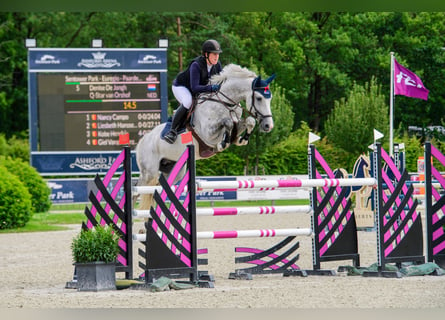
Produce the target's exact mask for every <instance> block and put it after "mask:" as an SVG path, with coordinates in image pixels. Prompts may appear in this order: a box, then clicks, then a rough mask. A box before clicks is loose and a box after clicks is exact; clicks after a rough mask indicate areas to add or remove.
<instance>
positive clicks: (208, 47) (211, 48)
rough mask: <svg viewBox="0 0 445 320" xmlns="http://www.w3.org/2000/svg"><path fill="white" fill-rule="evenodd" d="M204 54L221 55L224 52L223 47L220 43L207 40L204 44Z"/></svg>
mask: <svg viewBox="0 0 445 320" xmlns="http://www.w3.org/2000/svg"><path fill="white" fill-rule="evenodd" d="M202 52H203V53H206V52H213V53H221V52H222V50H221V46H220V45H219V43H218V41H216V40H213V39H209V40H206V41H205V42H204V43H203V44H202Z"/></svg>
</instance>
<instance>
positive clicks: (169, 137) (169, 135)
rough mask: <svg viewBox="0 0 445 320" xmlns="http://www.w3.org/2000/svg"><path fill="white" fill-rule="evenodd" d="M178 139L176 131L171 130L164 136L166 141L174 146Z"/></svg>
mask: <svg viewBox="0 0 445 320" xmlns="http://www.w3.org/2000/svg"><path fill="white" fill-rule="evenodd" d="M177 137H178V134H177V133H176V132H175V131H174V130H170V131H169V132H167V134H166V135H165V136H164V140H165V141H167V142H168V143H170V144H173V143H175V141H176V138H177Z"/></svg>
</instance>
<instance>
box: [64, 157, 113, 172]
mask: <svg viewBox="0 0 445 320" xmlns="http://www.w3.org/2000/svg"><path fill="white" fill-rule="evenodd" d="M114 160H116V158H115V157H103V156H100V157H95V158H84V157H77V158H76V159H75V160H74V162H73V163H71V164H70V168H71V169H73V168H76V167H77V168H80V169H82V170H85V171H93V170H108V169H110V168H111V166H112V165H113V162H114Z"/></svg>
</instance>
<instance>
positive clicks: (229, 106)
mask: <svg viewBox="0 0 445 320" xmlns="http://www.w3.org/2000/svg"><path fill="white" fill-rule="evenodd" d="M255 80H256V79H254V80H253V81H252V85H253V84H254V82H255ZM259 89H264V88H261V87H253V86H252V105H251V108H250V110H249V109H247V108H243V106H242V105H241V104H240V103H236V102H235V101H233V100H232V99H231V98H230V97H228V96H227V95H226V94H224V93H223V92H221V91H217V92H215V93H213V94H211V95H210V96H207V97H205V98H204V97H202V96H200V97H198V99H197V103H196V104H197V105H198V104H200V103H203V102H205V101H214V102H218V103H221V104H222V105H223V106H224V107H226V108H227V109H228V110H229V112H230V113H232V112H234V108H236V107H239V108H241V109H242V110H243V114H244V113H247V114H249V115H251V116H252V117H254V118H255V119H257V118H258V115H259V116H260V117H261V118H260V119H264V118H272V115H271V114H267V115H264V114H262V113H261V112H260V111H258V109H257V107H256V106H255V91H259ZM219 95H222V96H223V97H224V98H226V99H227V100H228V102H227V101H224V100H222V99H221V98H220V96H219ZM215 96H216V98H214V97H215ZM252 109H253V112H252ZM241 117H242V116H241ZM238 120H239V119H238Z"/></svg>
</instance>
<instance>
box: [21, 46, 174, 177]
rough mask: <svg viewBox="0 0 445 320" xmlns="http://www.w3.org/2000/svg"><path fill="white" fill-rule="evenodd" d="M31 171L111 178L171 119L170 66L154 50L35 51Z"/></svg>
mask: <svg viewBox="0 0 445 320" xmlns="http://www.w3.org/2000/svg"><path fill="white" fill-rule="evenodd" d="M28 70H29V74H28V76H29V80H28V89H29V118H30V147H31V164H32V165H33V166H34V167H36V168H37V170H38V171H39V172H40V173H41V174H43V175H45V174H46V175H58V174H63V175H67V174H68V175H69V174H76V175H78V174H92V173H96V172H104V171H107V170H108V168H109V165H110V162H111V161H112V160H113V159H114V157H115V156H116V155H117V154H118V153H119V151H120V150H121V149H122V145H120V143H119V142H120V141H119V137H120V136H125V135H127V134H128V135H129V144H130V146H132V147H134V146H135V145H136V144H137V142H138V141H139V139H140V138H141V137H142V136H143V135H144V134H145V133H147V132H149V131H150V130H151V129H153V128H154V127H155V126H156V125H158V124H160V123H162V122H165V120H166V117H167V101H168V96H167V58H166V49H165V48H155V49H103V48H100V49H97V48H95V49H94V48H86V49H52V48H50V49H48V48H30V49H29V51H28Z"/></svg>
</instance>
